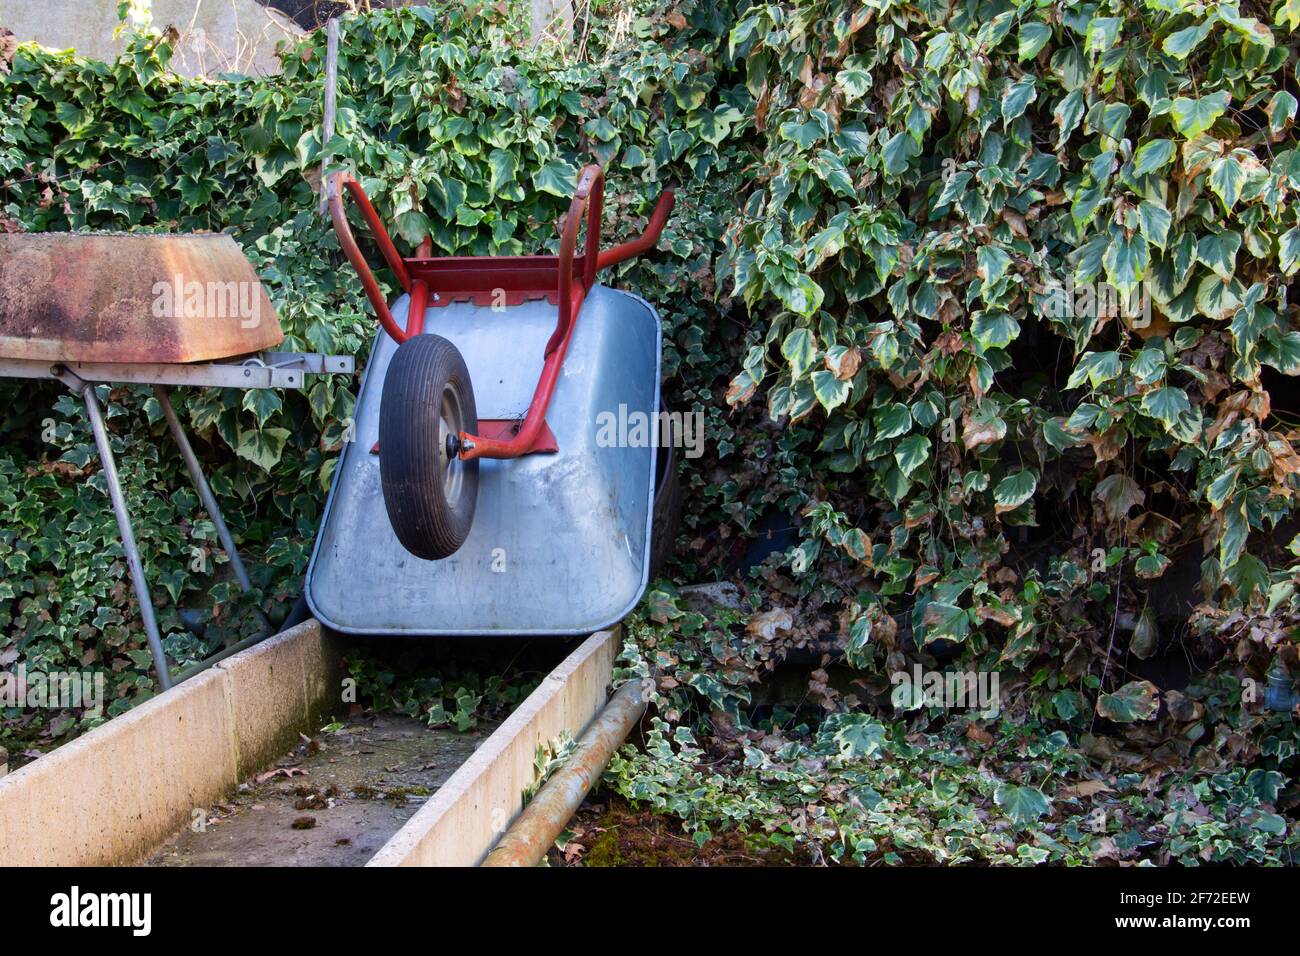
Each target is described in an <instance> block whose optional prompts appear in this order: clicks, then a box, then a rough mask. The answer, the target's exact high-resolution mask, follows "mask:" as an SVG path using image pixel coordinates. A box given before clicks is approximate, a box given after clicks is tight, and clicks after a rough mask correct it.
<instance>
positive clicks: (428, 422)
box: [379, 335, 478, 561]
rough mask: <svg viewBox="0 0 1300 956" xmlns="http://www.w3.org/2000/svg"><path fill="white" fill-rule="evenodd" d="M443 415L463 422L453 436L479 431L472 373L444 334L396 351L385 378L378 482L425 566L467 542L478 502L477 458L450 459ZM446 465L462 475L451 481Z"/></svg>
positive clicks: (405, 543) (400, 532)
mask: <svg viewBox="0 0 1300 956" xmlns="http://www.w3.org/2000/svg"><path fill="white" fill-rule="evenodd" d="M448 402H451V403H454V406H455V407H454V411H453V412H452V413H451V414H450V416H449V414H448V413H449V406H448ZM444 418H448V419H449V420H454V419H459V427H458V428H453V429H452V431H467V432H471V433H472V432H475V431H477V430H478V411H477V409H476V408H475V405H474V389H473V387H472V386H471V385H470V380H469V370H468V369H467V368H466V367H465V360H464V359H463V358H462V357H461V354H460V350H459V349H457V348H456V346H454V345H452V344H451V343H450V342H449V341H447V340H446V339H444V338H443V337H442V336H440V335H417V336H415V337H413V338H410V339H407V340H406V341H405V342H403V343H402V344H401V345H400V346H398V348H397V353H396V354H395V355H394V356H393V360H392V361H391V362H390V363H389V365H388V375H387V377H386V378H385V379H384V392H383V397H382V399H381V400H380V404H379V481H380V486H381V487H382V489H383V493H384V508H385V509H386V510H387V511H388V520H389V521H390V522H391V523H392V525H393V531H395V532H396V533H397V540H398V541H400V542H401V543H402V547H404V548H405V549H406V550H407V551H409V552H411V554H413V555H415V556H416V557H417V558H423V559H425V560H426V561H436V560H438V559H439V558H445V557H447V556H448V555H451V554H454V553H455V552H456V551H457V549H459V548H460V546H461V545H462V544H464V543H465V538H466V537H468V536H469V529H470V526H471V525H472V524H473V522H474V509H475V507H476V506H477V504H478V460H477V459H474V460H472V461H462V460H460V459H454V460H450V459H448V456H447V453H446V440H445V439H446V434H447V429H446V428H445V427H444ZM453 424H455V422H454V421H453ZM448 468H456V469H459V470H458V471H457V472H455V473H453V474H452V477H451V478H450V479H449V478H448Z"/></svg>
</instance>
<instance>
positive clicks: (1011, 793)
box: [993, 783, 1052, 827]
mask: <svg viewBox="0 0 1300 956" xmlns="http://www.w3.org/2000/svg"><path fill="white" fill-rule="evenodd" d="M993 802H994V803H996V804H997V805H998V806H999V807H1001V808H1002V809H1003V811H1004V812H1005V813H1006V815H1007V816H1008V817H1009V818H1010V819H1011V821H1012V822H1013V823H1015V824H1016V826H1021V827H1025V826H1029V824H1031V823H1034V822H1035V821H1036V820H1038V819H1039V818H1041V817H1043V816H1045V815H1046V814H1047V813H1049V812H1050V811H1051V809H1052V804H1051V801H1049V800H1048V799H1047V797H1045V796H1044V795H1043V792H1042V791H1041V790H1038V789H1035V788H1034V787H1021V786H1017V785H1016V784H1012V783H1004V784H1002V785H1001V786H999V787H998V788H997V790H996V791H994V793H993Z"/></svg>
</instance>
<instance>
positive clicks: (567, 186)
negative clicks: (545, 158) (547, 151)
mask: <svg viewBox="0 0 1300 956" xmlns="http://www.w3.org/2000/svg"><path fill="white" fill-rule="evenodd" d="M577 180H578V171H577V170H576V169H574V168H573V167H572V166H570V165H569V164H568V163H566V162H565V161H564V160H562V159H553V160H551V161H550V162H549V163H547V164H546V165H545V166H543V167H542V168H541V169H539V170H538V171H537V175H536V176H534V177H533V185H534V186H536V187H537V188H538V189H540V190H541V191H542V192H544V193H550V194H551V195H552V196H560V197H562V198H564V199H572V198H573V189H574V184H575V183H576V182H577Z"/></svg>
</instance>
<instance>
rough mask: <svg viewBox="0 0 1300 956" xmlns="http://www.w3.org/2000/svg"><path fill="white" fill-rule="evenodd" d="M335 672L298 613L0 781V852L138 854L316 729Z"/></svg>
mask: <svg viewBox="0 0 1300 956" xmlns="http://www.w3.org/2000/svg"><path fill="white" fill-rule="evenodd" d="M337 677H338V653H337V649H336V648H335V647H334V645H333V640H332V639H331V638H330V637H329V636H328V635H326V634H324V633H323V632H322V629H321V626H320V623H319V622H317V621H315V620H311V621H306V622H304V623H303V624H300V625H298V626H297V627H294V628H291V629H290V630H288V631H285V632H284V633H283V634H278V635H276V636H275V637H272V638H269V639H267V640H266V641H263V642H262V643H261V644H258V645H256V646H254V647H251V648H249V649H248V650H246V651H242V652H240V653H239V654H236V655H233V656H231V657H229V658H227V659H226V660H224V661H222V662H221V663H219V664H217V665H216V666H215V667H213V668H212V669H211V670H209V671H205V672H203V673H201V674H198V675H196V676H194V677H192V678H190V679H189V680H187V681H185V683H183V684H179V685H177V686H176V687H174V688H172V689H171V690H170V691H167V692H166V693H164V694H160V695H159V696H157V697H155V698H153V699H152V700H149V701H146V702H145V703H143V704H141V705H140V706H139V707H136V708H134V709H133V710H130V711H128V712H127V713H125V714H123V715H121V716H120V717H115V718H114V719H112V720H110V721H108V722H107V723H105V724H103V725H102V726H100V727H96V728H95V729H94V730H92V731H90V733H88V734H85V735H84V736H82V737H78V738H77V739H76V740H73V741H71V742H69V743H67V744H65V745H64V746H62V747H60V748H59V749H58V750H55V751H53V752H52V753H49V754H46V755H45V756H43V757H41V758H39V759H38V760H35V761H33V762H32V763H30V764H28V765H27V766H25V767H22V768H21V769H19V770H17V771H14V772H13V773H11V774H9V775H8V776H5V777H3V778H0V860H3V861H4V862H5V864H6V865H8V866H112V865H122V864H130V863H135V862H138V861H139V860H142V859H143V858H144V857H146V856H147V855H148V854H149V853H150V852H152V851H153V850H154V849H155V848H156V847H157V846H158V844H160V843H162V842H163V841H164V840H165V839H167V838H168V837H169V836H171V835H172V834H173V833H175V832H176V830H177V829H179V828H180V827H182V826H184V825H186V824H187V823H188V822H189V821H190V820H191V819H192V816H193V813H194V810H195V809H197V808H206V807H207V806H208V805H210V804H211V803H212V802H213V801H215V800H218V799H220V798H221V797H222V796H224V795H225V794H227V793H229V792H230V791H231V790H233V789H234V788H235V786H236V785H238V783H239V782H240V780H242V779H243V778H244V777H245V776H247V775H248V774H249V773H251V772H253V771H254V770H257V769H260V768H261V767H262V766H264V765H265V764H267V763H268V762H270V761H271V760H274V759H275V757H277V756H279V755H280V754H282V753H284V752H285V750H287V749H288V748H289V746H290V745H291V744H292V741H293V740H294V739H296V736H297V734H298V732H299V731H302V730H308V729H314V723H315V721H316V720H318V719H319V718H320V716H321V715H322V714H323V713H325V712H327V711H328V710H330V709H331V708H332V706H333V704H334V702H336V701H337V700H338V688H339V684H338V681H337Z"/></svg>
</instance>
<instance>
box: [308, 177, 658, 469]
mask: <svg viewBox="0 0 1300 956" xmlns="http://www.w3.org/2000/svg"><path fill="white" fill-rule="evenodd" d="M328 189H329V192H328V200H329V209H330V218H331V219H332V220H333V223H334V231H335V232H336V233H337V234H338V238H339V244H340V245H341V246H342V247H343V252H344V253H345V254H346V255H347V257H348V261H349V262H351V263H352V267H353V268H354V269H356V270H357V275H358V276H360V278H361V284H362V286H363V287H364V288H365V290H366V297H367V298H368V299H370V304H371V305H372V306H373V307H374V310H375V314H376V315H377V316H379V322H380V324H381V325H382V326H383V327H384V331H385V332H387V333H388V334H389V335H390V336H391V337H392V338H393V339H394V340H395V341H396V342H398V343H399V344H400V343H402V342H405V341H406V340H407V339H408V338H410V337H411V336H412V335H418V334H419V333H420V332H421V331H422V330H423V328H424V312H425V302H426V296H427V295H429V294H431V293H432V292H433V291H436V290H430V288H429V286H428V285H427V284H426V279H425V278H420V279H417V280H415V281H412V276H411V269H410V268H408V265H407V262H406V260H404V259H403V258H402V257H401V256H400V255H399V254H398V252H397V248H396V247H395V246H394V245H393V240H392V239H391V238H389V235H388V232H387V231H386V230H385V229H384V224H383V221H382V220H381V219H380V218H379V214H378V213H376V212H375V207H374V206H373V205H371V203H370V200H369V199H368V198H367V197H366V193H365V190H363V189H362V188H361V184H360V183H359V182H357V181H356V179H354V178H353V177H352V176H350V175H348V174H347V173H335V174H334V175H333V176H332V177H331V178H330V180H329V183H328ZM345 189H346V190H347V192H349V193H351V194H352V198H353V199H354V200H356V203H357V205H358V207H360V210H361V216H362V218H363V219H365V221H366V225H367V226H369V227H370V231H371V233H372V234H373V235H374V238H375V241H376V242H377V243H378V244H379V249H380V252H382V253H383V256H384V261H385V262H387V263H388V266H389V268H391V269H392V270H393V273H394V274H395V275H396V276H397V281H398V282H400V283H401V285H402V288H403V289H404V290H406V291H407V292H408V293H409V294H410V296H411V301H410V306H409V309H408V315H407V323H406V325H407V327H406V329H402V328H400V327H399V326H398V324H397V321H396V320H395V319H394V318H393V314H392V312H390V311H389V308H388V303H387V302H386V301H385V300H384V294H383V291H382V290H381V289H380V288H379V283H378V282H377V281H375V277H374V274H373V273H372V272H371V271H370V266H369V264H368V263H367V262H366V259H365V256H363V255H362V254H361V250H360V248H359V247H358V246H357V242H356V239H355V238H354V237H353V235H352V227H351V226H349V225H348V219H347V212H346V210H345V209H344V197H343V192H344V190H345ZM604 196H605V174H604V173H603V172H601V169H600V167H599V166H596V165H594V164H593V165H590V166H586V167H584V168H583V170H582V172H581V173H580V174H579V176H578V185H577V188H576V189H575V190H574V194H573V200H572V202H570V203H569V212H568V215H567V216H566V217H565V220H564V229H563V232H562V233H561V238H560V254H559V256H557V257H547V256H538V257H537V261H538V262H553V263H555V264H556V266H557V286H558V288H557V289H556V292H557V293H558V300H559V317H558V319H557V321H556V324H555V331H554V332H552V333H551V337H550V340H549V341H548V342H547V343H546V351H545V354H544V362H543V365H542V374H541V377H540V378H539V379H538V382H537V388H536V389H535V390H534V392H533V399H532V402H531V403H529V406H528V411H527V413H526V414H525V416H524V422H523V425H522V426H521V427H520V428H519V431H518V432H517V433H515V434H514V435H513V436H511V437H510V438H508V439H507V438H496V437H484V436H482V435H472V434H469V433H467V432H462V433H461V434H460V436H459V437H460V439H461V451H460V457H461V458H462V459H466V460H469V459H473V458H517V457H519V456H520V455H526V454H528V453H529V452H532V451H535V450H538V449H539V447H540V445H541V443H542V439H543V438H544V435H545V429H546V418H545V416H546V409H547V408H548V407H549V405H550V403H551V395H552V393H553V392H554V391H555V384H556V381H557V380H558V379H559V375H560V368H561V366H562V365H563V364H564V354H565V352H566V351H567V350H568V347H569V340H570V339H571V338H572V337H573V329H574V326H575V325H576V324H577V321H578V313H579V312H580V311H581V309H582V302H583V300H584V299H585V298H586V296H587V293H588V292H590V291H591V289H592V287H593V286H595V284H596V273H597V272H599V271H600V270H601V269H604V268H606V267H608V266H612V265H615V264H617V263H619V262H623V261H625V260H627V259H631V258H632V257H633V256H637V255H640V254H641V253H643V252H646V251H648V250H650V249H652V248H654V245H655V243H656V242H658V241H659V235H660V233H662V232H663V229H664V225H665V224H666V223H667V222H668V216H669V214H670V213H671V212H672V208H673V194H672V193H671V192H665V193H664V194H663V195H662V196H660V197H659V201H658V202H657V203H655V208H654V211H653V212H652V213H651V215H650V222H649V223H648V224H647V226H646V230H645V232H644V233H643V234H642V235H641V237H640V238H638V239H633V240H632V241H630V242H625V243H623V244H622V245H618V246H615V247H613V248H612V249H606V250H605V251H604V252H602V251H601V249H600V217H601V212H602V210H603V206H604ZM584 213H585V215H586V219H587V247H586V249H585V250H584V251H583V254H582V259H581V261H577V259H576V257H577V247H578V233H579V231H580V230H581V228H582V220H583V215H584ZM428 246H429V242H428V241H427V240H426V242H425V244H424V247H422V254H423V255H427V252H426V251H424V250H427V248H428ZM501 261H502V262H503V263H505V262H516V263H517V262H518V261H519V260H517V259H516V260H509V259H507V260H501ZM579 267H580V270H579ZM579 271H580V274H579ZM575 280H576V281H575ZM480 291H484V292H490V291H492V290H490V289H484V290H480Z"/></svg>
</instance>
